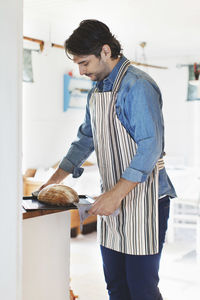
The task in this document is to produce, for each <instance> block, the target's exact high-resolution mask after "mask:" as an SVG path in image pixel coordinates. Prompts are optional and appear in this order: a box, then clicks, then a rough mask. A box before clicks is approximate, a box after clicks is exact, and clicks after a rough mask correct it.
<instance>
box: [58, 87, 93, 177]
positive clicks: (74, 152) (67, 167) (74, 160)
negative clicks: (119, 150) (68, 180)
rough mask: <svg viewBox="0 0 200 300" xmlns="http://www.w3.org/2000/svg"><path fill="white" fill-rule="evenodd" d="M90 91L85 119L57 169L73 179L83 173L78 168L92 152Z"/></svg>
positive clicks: (81, 169)
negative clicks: (71, 175) (70, 175)
mask: <svg viewBox="0 0 200 300" xmlns="http://www.w3.org/2000/svg"><path fill="white" fill-rule="evenodd" d="M91 94H92V90H91V91H90V93H89V94H88V101H87V106H86V113H85V119H84V122H83V124H82V125H81V126H80V127H79V129H78V133H77V139H76V140H75V141H73V142H72V144H71V146H70V148H69V151H68V152H67V155H66V156H65V157H64V158H63V160H62V161H61V163H60V165H59V168H61V169H63V170H64V171H66V172H69V173H72V174H73V177H75V178H76V177H79V176H81V174H82V173H83V170H84V169H83V168H81V167H80V166H81V165H82V164H83V162H84V161H85V160H86V159H87V158H88V157H89V155H90V154H91V153H92V152H93V151H94V144H93V136H92V128H91V121H90V112H89V99H90V97H91Z"/></svg>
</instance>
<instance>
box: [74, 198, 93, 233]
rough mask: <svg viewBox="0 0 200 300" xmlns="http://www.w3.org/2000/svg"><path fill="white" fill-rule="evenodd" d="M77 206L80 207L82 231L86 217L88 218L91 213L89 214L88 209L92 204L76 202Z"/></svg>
mask: <svg viewBox="0 0 200 300" xmlns="http://www.w3.org/2000/svg"><path fill="white" fill-rule="evenodd" d="M74 205H76V207H77V208H78V212H79V217H80V223H81V225H80V229H81V232H82V231H83V222H84V220H85V219H87V218H88V217H89V216H90V215H89V214H88V211H89V210H90V208H91V206H92V204H91V203H89V204H81V203H74Z"/></svg>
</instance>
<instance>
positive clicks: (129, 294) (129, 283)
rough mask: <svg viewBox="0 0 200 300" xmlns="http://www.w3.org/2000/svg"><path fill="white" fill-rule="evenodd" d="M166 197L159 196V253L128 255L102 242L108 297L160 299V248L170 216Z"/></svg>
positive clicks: (139, 299)
mask: <svg viewBox="0 0 200 300" xmlns="http://www.w3.org/2000/svg"><path fill="white" fill-rule="evenodd" d="M169 206H170V201H169V197H165V198H162V199H161V200H159V253H158V254H154V255H129V254H124V253H120V252H117V251H114V250H111V249H108V248H105V247H103V246H101V254H102V259H103V269H104V276H105V280H106V284H107V289H108V294H109V299H110V300H162V299H163V298H162V295H161V294H160V291H159V288H158V283H159V276H158V271H159V265H160V257H161V252H162V248H163V244H164V240H165V234H166V230H167V221H168V218H169Z"/></svg>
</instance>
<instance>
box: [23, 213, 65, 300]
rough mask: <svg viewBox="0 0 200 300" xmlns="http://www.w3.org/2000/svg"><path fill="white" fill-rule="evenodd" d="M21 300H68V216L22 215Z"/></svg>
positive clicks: (50, 214)
mask: <svg viewBox="0 0 200 300" xmlns="http://www.w3.org/2000/svg"><path fill="white" fill-rule="evenodd" d="M22 227H23V241H22V244H23V269H22V280H23V281H22V291H23V297H22V299H23V300H46V299H48V300H55V299H59V300H69V299H70V298H69V297H70V295H69V290H70V288H69V277H70V275H69V268H70V212H69V211H63V210H62V211H59V210H56V211H34V212H25V211H24V213H23V223H22Z"/></svg>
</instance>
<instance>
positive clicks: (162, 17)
mask: <svg viewBox="0 0 200 300" xmlns="http://www.w3.org/2000/svg"><path fill="white" fill-rule="evenodd" d="M87 18H92V19H99V20H101V21H103V22H105V23H106V24H107V25H108V26H109V27H110V29H111V31H112V33H114V34H115V35H116V37H117V38H118V39H119V40H120V42H121V44H122V45H123V48H124V53H125V55H128V57H129V58H130V59H136V58H139V59H140V56H141V55H142V54H141V53H142V52H141V51H142V49H141V48H140V46H138V45H139V43H140V42H142V41H145V42H147V46H146V47H145V53H146V56H147V57H151V58H153V57H166V56H168V57H169V56H192V55H199V60H200V1H199V0H190V1H188V0H182V1H181V0H167V1H166V0H123V1H122V0H121V1H119V0H101V1H95V0H24V35H27V36H30V37H34V38H39V39H43V40H46V41H48V40H49V41H51V42H53V43H59V44H63V42H64V40H65V39H66V38H67V37H68V36H69V35H70V34H71V33H72V31H73V30H74V29H75V28H76V27H77V26H78V24H79V23H80V21H81V20H83V19H87ZM138 56H139V57H138Z"/></svg>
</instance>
